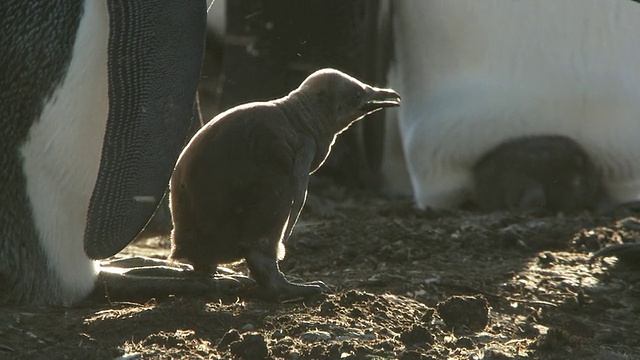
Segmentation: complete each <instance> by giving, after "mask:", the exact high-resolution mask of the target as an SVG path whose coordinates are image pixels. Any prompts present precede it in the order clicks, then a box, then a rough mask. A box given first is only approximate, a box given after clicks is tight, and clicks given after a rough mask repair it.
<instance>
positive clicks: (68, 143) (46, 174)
mask: <svg viewBox="0 0 640 360" xmlns="http://www.w3.org/2000/svg"><path fill="white" fill-rule="evenodd" d="M107 44H108V18H107V9H106V4H105V2H103V1H86V2H85V6H84V13H83V16H82V18H81V20H80V23H79V27H78V32H77V35H76V40H75V44H74V46H73V55H72V57H71V62H70V63H69V67H68V70H67V73H66V75H65V76H64V79H63V80H62V82H61V83H60V85H59V86H58V87H57V88H56V89H55V90H54V92H53V94H52V95H51V97H50V98H49V99H48V100H46V104H45V106H44V109H43V111H42V113H41V115H40V117H39V118H38V119H35V122H34V124H33V126H32V127H31V129H30V130H29V133H28V137H27V141H26V142H25V143H24V145H23V146H22V147H21V149H20V152H21V154H22V156H23V161H24V162H23V171H24V174H25V177H26V180H27V184H26V185H27V195H28V198H29V202H30V203H31V209H32V213H33V221H34V223H35V226H36V228H37V232H38V237H39V239H40V245H41V247H42V249H43V250H44V253H45V256H46V260H47V264H48V267H49V269H50V271H51V272H52V274H51V275H52V276H55V277H57V278H58V279H59V284H60V286H61V287H62V289H60V295H61V296H64V297H65V299H61V302H62V303H67V304H70V303H72V302H73V301H75V300H76V299H78V298H81V297H83V296H85V295H87V294H88V293H89V292H90V291H91V290H92V289H93V286H94V282H95V280H96V276H97V273H98V268H97V265H96V263H95V262H94V261H92V260H91V259H89V258H88V257H87V255H86V254H85V252H84V247H83V239H84V231H85V225H86V219H87V210H88V208H89V201H90V199H91V194H92V191H93V188H94V185H95V182H96V178H97V174H98V168H99V166H100V156H101V150H102V139H103V138H104V133H105V126H106V122H107V115H108V114H107V112H108V99H107V92H108V81H107ZM56 209H59V210H60V211H56Z"/></svg>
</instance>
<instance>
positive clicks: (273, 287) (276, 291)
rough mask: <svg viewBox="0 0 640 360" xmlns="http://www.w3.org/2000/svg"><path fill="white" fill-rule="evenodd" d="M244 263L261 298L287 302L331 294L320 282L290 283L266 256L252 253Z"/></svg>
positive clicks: (274, 260)
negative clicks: (258, 289)
mask: <svg viewBox="0 0 640 360" xmlns="http://www.w3.org/2000/svg"><path fill="white" fill-rule="evenodd" d="M246 261H247V265H248V266H249V270H250V271H251V276H252V277H253V278H254V279H255V280H256V282H257V283H258V285H259V287H260V290H261V292H262V293H261V296H262V297H264V298H266V299H268V300H275V301H280V302H288V301H296V300H302V299H305V298H309V297H312V296H316V295H320V294H323V293H331V292H332V291H331V289H330V288H329V287H328V286H327V285H326V284H325V283H323V282H322V281H313V282H308V283H293V282H290V281H289V280H287V279H286V278H285V277H284V274H282V272H281V271H280V269H279V268H278V262H277V260H276V259H275V258H271V257H269V256H268V255H265V254H262V253H259V252H252V253H251V254H250V255H248V256H247V258H246Z"/></svg>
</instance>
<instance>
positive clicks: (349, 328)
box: [0, 178, 640, 359]
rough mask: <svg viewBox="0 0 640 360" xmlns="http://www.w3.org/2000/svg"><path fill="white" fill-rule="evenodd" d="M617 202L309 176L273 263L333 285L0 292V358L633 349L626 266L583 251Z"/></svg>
mask: <svg viewBox="0 0 640 360" xmlns="http://www.w3.org/2000/svg"><path fill="white" fill-rule="evenodd" d="M633 215H634V214H633V213H620V214H617V215H616V216H594V215H591V214H581V215H576V216H555V215H554V216H551V215H545V214H513V213H494V214H480V213H477V212H474V211H460V212H454V213H447V214H432V213H422V212H419V211H416V210H415V209H414V208H413V205H412V204H411V201H409V200H388V199H381V198H378V197H374V196H370V195H368V194H365V193H360V192H354V191H352V190H346V189H344V188H341V187H337V186H334V185H333V184H331V183H330V182H327V181H325V180H322V179H319V178H314V179H313V182H312V184H311V188H310V198H309V202H308V206H307V207H306V208H305V210H304V211H303V215H302V218H301V221H300V223H299V225H298V226H297V227H296V229H295V232H294V235H293V237H292V238H291V241H290V243H289V244H288V247H287V258H286V259H285V261H283V263H282V270H283V271H284V272H285V274H287V275H288V276H289V277H290V278H292V279H295V278H300V279H304V280H305V281H312V280H322V281H324V282H325V283H326V284H328V285H329V286H331V287H332V288H333V289H334V293H333V294H329V295H326V296H320V297H318V298H313V299H308V300H307V301H304V302H297V303H288V304H273V303H267V302H261V301H256V300H242V299H236V300H232V301H229V300H225V301H220V300H217V299H206V298H197V299H194V298H178V297H170V298H167V299H152V300H149V301H148V302H146V303H140V304H138V303H112V304H109V303H107V302H104V303H87V304H83V305H82V306H80V307H77V308H72V309H68V308H55V307H54V308H52V307H48V308H20V307H4V308H0V358H1V359H5V358H6V359H14V358H15V359H26V358H29V359H81V358H91V359H113V358H118V357H122V358H123V359H151V358H165V359H166V358H176V359H178V358H179V359H201V358H245V359H260V358H274V359H280V358H281V359H323V358H328V359H361V358H367V359H389V358H397V359H445V358H448V359H640V321H639V320H638V319H639V315H640V268H638V267H637V266H636V267H634V264H633V263H624V262H623V261H617V260H616V259H615V258H606V259H604V260H598V261H596V262H594V263H590V262H589V256H590V254H591V253H593V252H594V251H596V250H598V249H600V248H602V247H603V246H606V245H608V244H615V243H623V242H634V241H640V226H636V225H637V224H638V223H639V222H638V220H637V219H636V218H634V217H633ZM167 251H168V244H167V242H166V240H158V239H150V240H147V241H144V242H142V243H137V244H134V245H132V246H131V247H129V248H128V249H127V250H126V254H134V255H147V256H149V255H153V256H157V257H163V256H166V254H167ZM235 269H236V270H239V271H246V270H245V269H244V267H243V265H242V264H239V265H237V266H235Z"/></svg>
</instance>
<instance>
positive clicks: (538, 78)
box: [385, 0, 640, 209]
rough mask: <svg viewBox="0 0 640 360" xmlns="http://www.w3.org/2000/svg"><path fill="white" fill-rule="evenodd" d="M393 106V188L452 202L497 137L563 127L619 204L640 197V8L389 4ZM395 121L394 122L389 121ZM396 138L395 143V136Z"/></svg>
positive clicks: (459, 198) (418, 0) (614, 4)
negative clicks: (398, 98)
mask: <svg viewBox="0 0 640 360" xmlns="http://www.w3.org/2000/svg"><path fill="white" fill-rule="evenodd" d="M392 10H393V25H394V49H395V53H394V56H395V57H394V63H393V67H392V69H391V70H390V79H389V80H390V81H389V84H388V85H389V86H390V87H393V88H394V89H395V90H397V91H398V92H399V93H401V94H402V96H403V106H402V107H401V108H398V110H397V114H396V115H397V118H398V119H397V120H398V121H397V123H396V125H397V129H393V128H392V127H391V126H390V128H391V130H395V131H396V132H397V133H398V134H399V136H398V137H397V139H396V143H395V144H400V145H401V147H400V146H398V147H397V148H396V151H395V152H393V151H392V147H391V146H388V147H386V148H385V151H387V155H388V156H387V159H389V158H391V156H396V159H397V160H396V163H400V164H399V165H398V164H389V165H396V166H398V167H400V165H404V164H403V163H402V156H404V158H405V159H406V173H407V174H408V178H409V180H410V184H411V185H412V186H404V184H405V183H401V182H400V180H401V179H402V177H400V176H398V174H399V172H398V171H397V170H396V169H395V168H391V167H390V166H386V168H387V169H388V170H387V171H386V174H387V182H388V183H389V185H390V186H389V187H390V188H393V189H398V190H400V191H402V190H404V189H412V190H413V191H412V194H413V196H414V198H415V201H416V204H417V206H418V207H419V208H421V209H425V208H432V209H452V208H457V207H458V206H460V205H461V204H463V203H465V202H466V201H467V200H469V198H470V195H471V194H472V193H473V184H474V182H473V168H474V166H475V165H476V164H477V163H478V161H479V160H480V159H481V158H482V156H483V154H487V153H488V152H490V151H491V150H492V149H494V148H496V147H497V146H499V145H500V144H502V143H504V142H507V141H511V140H513V139H518V138H522V137H529V136H564V137H567V138H570V139H573V141H575V142H576V143H577V144H578V145H580V146H581V147H582V148H583V149H584V151H585V152H586V153H587V155H588V156H589V158H590V159H591V161H592V162H593V164H594V166H595V167H596V170H597V172H598V174H599V175H601V179H602V183H603V187H604V191H605V192H606V194H607V195H608V196H609V197H610V198H611V201H612V202H613V203H614V204H623V203H627V202H634V201H638V200H640V162H639V161H638V160H637V159H638V158H639V157H640V142H639V141H638V139H639V138H640V121H639V120H638V119H640V101H638V100H639V99H640V97H639V95H638V94H640V72H638V63H640V42H638V39H637V35H636V34H637V33H638V32H639V31H640V22H639V21H638V19H640V6H639V5H638V4H637V3H634V2H631V1H629V0H611V1H605V2H603V1H599V0H561V1H558V0H538V1H517V0H489V1H475V0H458V1H447V0H431V1H422V0H403V1H394V2H392ZM390 125H392V124H390ZM387 144H388V145H393V143H391V142H390V143H387Z"/></svg>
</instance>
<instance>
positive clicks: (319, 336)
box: [300, 330, 331, 342]
mask: <svg viewBox="0 0 640 360" xmlns="http://www.w3.org/2000/svg"><path fill="white" fill-rule="evenodd" d="M300 339H302V341H305V342H317V341H327V340H330V339H331V334H330V333H328V332H326V331H321V330H313V331H307V332H305V333H302V334H301V335H300Z"/></svg>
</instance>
